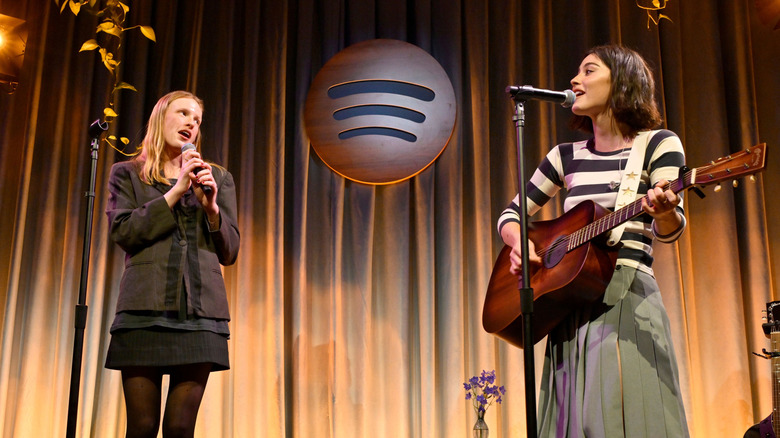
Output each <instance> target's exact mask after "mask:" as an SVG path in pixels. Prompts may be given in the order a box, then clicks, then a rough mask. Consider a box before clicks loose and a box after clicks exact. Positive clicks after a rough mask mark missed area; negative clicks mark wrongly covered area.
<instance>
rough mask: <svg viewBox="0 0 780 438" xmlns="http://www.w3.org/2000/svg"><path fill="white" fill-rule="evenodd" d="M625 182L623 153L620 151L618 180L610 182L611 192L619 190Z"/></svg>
mask: <svg viewBox="0 0 780 438" xmlns="http://www.w3.org/2000/svg"><path fill="white" fill-rule="evenodd" d="M622 180H623V151H622V150H621V151H620V161H618V180H617V181H615V180H612V181H610V182H609V189H610V190H617V189H618V187H620V182H621V181H622Z"/></svg>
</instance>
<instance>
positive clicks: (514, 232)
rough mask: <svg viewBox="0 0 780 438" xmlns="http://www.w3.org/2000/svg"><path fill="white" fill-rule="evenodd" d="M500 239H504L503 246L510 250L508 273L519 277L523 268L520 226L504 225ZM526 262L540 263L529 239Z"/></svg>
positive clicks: (514, 223)
mask: <svg viewBox="0 0 780 438" xmlns="http://www.w3.org/2000/svg"><path fill="white" fill-rule="evenodd" d="M501 238H502V239H504V243H505V244H507V245H508V246H510V247H511V248H512V252H511V253H510V254H509V261H510V267H509V272H511V273H512V274H514V275H520V273H521V269H522V267H523V247H522V243H523V241H522V239H521V236H520V224H518V223H517V222H512V223H508V224H506V225H505V226H504V227H503V228H502V229H501ZM528 261H529V262H531V263H532V264H541V263H542V259H541V257H539V255H538V254H537V253H536V246H535V245H534V242H533V241H532V240H530V239H528Z"/></svg>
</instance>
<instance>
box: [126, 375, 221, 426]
mask: <svg viewBox="0 0 780 438" xmlns="http://www.w3.org/2000/svg"><path fill="white" fill-rule="evenodd" d="M169 371H170V375H171V381H170V385H169V388H168V398H167V400H166V401H165V415H164V417H163V425H162V426H163V437H165V438H173V437H192V436H193V434H194V433H195V420H196V419H197V417H198V409H199V408H200V402H201V400H202V399H203V391H204V390H205V389H206V382H207V381H208V379H209V373H210V372H211V364H210V363H199V364H192V365H181V366H177V367H173V368H171V369H170V370H169ZM162 376H163V371H162V370H161V369H160V368H156V367H131V368H125V369H123V370H122V388H123V390H124V393H125V407H126V408H127V435H126V436H127V438H143V437H151V438H154V437H156V436H157V430H158V429H159V428H160V401H161V400H160V399H161V397H162Z"/></svg>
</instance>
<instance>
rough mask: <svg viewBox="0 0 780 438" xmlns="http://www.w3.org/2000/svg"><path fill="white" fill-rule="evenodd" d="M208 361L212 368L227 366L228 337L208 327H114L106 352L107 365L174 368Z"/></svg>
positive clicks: (109, 366)
mask: <svg viewBox="0 0 780 438" xmlns="http://www.w3.org/2000/svg"><path fill="white" fill-rule="evenodd" d="M196 363H211V364H212V365H213V368H212V371H224V370H227V369H230V360H229V357H228V347H227V336H225V335H220V334H217V333H214V332H211V331H207V330H196V331H190V330H174V329H168V328H164V327H148V328H140V329H122V330H116V331H114V332H113V333H112V334H111V343H110V344H109V346H108V354H107V355H106V368H110V369H115V370H121V369H122V368H126V367H138V366H143V367H147V366H148V367H162V368H168V367H174V366H177V365H189V364H196Z"/></svg>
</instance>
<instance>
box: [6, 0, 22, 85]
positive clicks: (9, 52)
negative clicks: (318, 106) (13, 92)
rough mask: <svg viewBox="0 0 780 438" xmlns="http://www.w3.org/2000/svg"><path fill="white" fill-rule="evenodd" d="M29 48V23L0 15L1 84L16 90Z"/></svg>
mask: <svg viewBox="0 0 780 438" xmlns="http://www.w3.org/2000/svg"><path fill="white" fill-rule="evenodd" d="M26 48H27V22H26V21H24V20H20V19H18V18H14V17H9V16H8V15H3V14H0V83H2V84H8V85H11V87H12V88H14V89H15V88H16V85H17V84H18V83H19V74H20V73H21V71H22V61H23V60H24V52H25V49H26Z"/></svg>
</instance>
